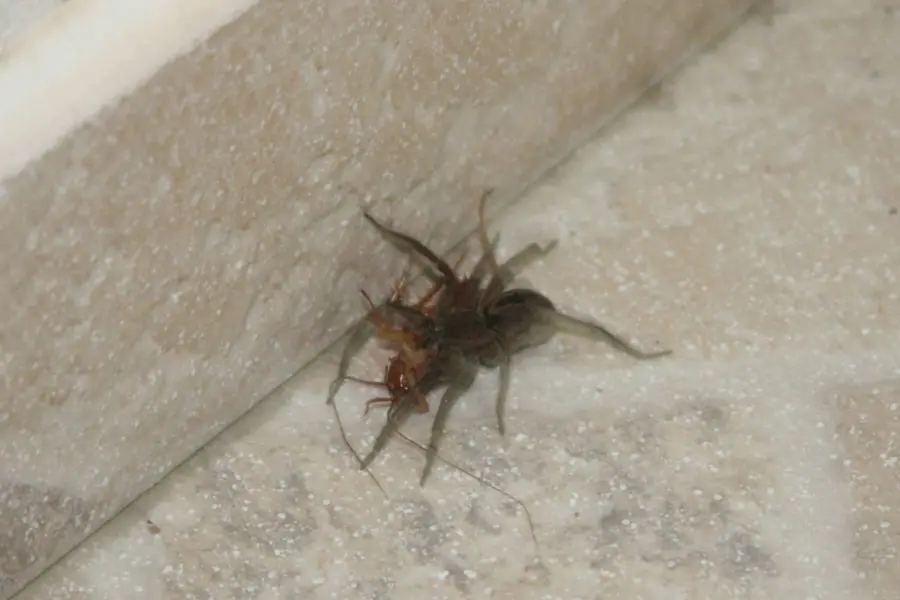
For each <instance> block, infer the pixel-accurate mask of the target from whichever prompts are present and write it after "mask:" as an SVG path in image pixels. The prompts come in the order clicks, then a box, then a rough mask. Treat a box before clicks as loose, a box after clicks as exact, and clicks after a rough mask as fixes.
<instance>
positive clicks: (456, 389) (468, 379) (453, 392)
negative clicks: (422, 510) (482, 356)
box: [419, 358, 477, 486]
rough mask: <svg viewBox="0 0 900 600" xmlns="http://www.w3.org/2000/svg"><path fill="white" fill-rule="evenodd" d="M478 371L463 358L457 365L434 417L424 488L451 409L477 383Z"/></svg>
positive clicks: (421, 481) (426, 460)
mask: <svg viewBox="0 0 900 600" xmlns="http://www.w3.org/2000/svg"><path fill="white" fill-rule="evenodd" d="M476 374H477V369H476V368H475V365H474V364H472V363H469V362H468V361H464V360H462V359H461V358H460V359H459V362H458V363H457V372H456V376H455V377H454V378H453V379H452V380H451V381H450V384H449V385H448V386H447V389H446V390H445V391H444V395H443V396H441V402H440V404H439V405H438V409H437V413H436V414H435V416H434V422H433V423H432V425H431V439H430V440H429V441H428V452H427V453H426V455H425V467H424V468H423V469H422V477H421V478H420V479H419V485H420V486H424V485H425V481H426V480H427V479H428V476H429V475H430V474H431V469H432V468H433V467H434V460H435V458H436V457H437V451H438V447H439V446H440V443H441V439H442V438H443V437H444V427H445V426H446V424H447V417H448V416H450V409H451V408H453V405H454V404H456V401H457V400H459V399H460V398H461V397H462V395H463V394H464V393H466V391H468V389H469V388H471V387H472V384H473V383H474V382H475V376H476Z"/></svg>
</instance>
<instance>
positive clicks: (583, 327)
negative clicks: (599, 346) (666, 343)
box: [538, 308, 672, 360]
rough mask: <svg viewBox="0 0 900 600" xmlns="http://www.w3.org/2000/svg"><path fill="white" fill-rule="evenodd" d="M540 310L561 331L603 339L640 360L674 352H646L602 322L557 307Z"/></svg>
mask: <svg viewBox="0 0 900 600" xmlns="http://www.w3.org/2000/svg"><path fill="white" fill-rule="evenodd" d="M538 310H539V312H540V313H541V314H542V316H544V317H545V318H547V319H548V320H549V321H550V323H551V324H552V325H553V326H554V327H556V329H557V330H559V331H564V332H567V333H572V334H574V335H579V336H582V337H588V338H594V339H602V340H604V341H605V342H606V343H607V344H609V345H610V346H612V347H613V348H615V349H616V350H619V351H620V352H624V353H625V354H627V355H628V356H630V357H632V358H636V359H638V360H652V359H655V358H661V357H663V356H668V355H669V354H672V351H671V350H658V351H656V352H644V351H643V350H641V349H639V348H637V347H635V346H633V345H631V344H630V343H629V342H628V341H626V340H625V338H623V337H621V336H619V335H617V334H615V333H613V332H612V331H610V330H609V329H607V328H606V327H605V326H603V325H601V324H600V323H595V322H592V321H585V320H582V319H577V318H575V317H571V316H569V315H566V314H564V313H561V312H559V311H558V310H555V309H549V308H540V309H538Z"/></svg>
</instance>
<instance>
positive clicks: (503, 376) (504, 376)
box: [497, 336, 511, 435]
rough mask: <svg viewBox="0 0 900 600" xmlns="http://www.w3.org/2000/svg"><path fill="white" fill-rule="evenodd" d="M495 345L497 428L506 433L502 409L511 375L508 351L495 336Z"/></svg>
mask: <svg viewBox="0 0 900 600" xmlns="http://www.w3.org/2000/svg"><path fill="white" fill-rule="evenodd" d="M497 346H498V350H499V352H500V365H499V371H500V373H499V374H500V387H499V388H498V389H497V429H498V430H499V431H500V435H506V424H505V423H504V422H503V411H504V408H505V407H506V397H507V396H508V395H509V380H510V375H511V372H510V371H511V365H510V356H509V351H508V350H507V349H506V344H504V343H503V341H502V340H501V339H500V337H499V336H498V337H497Z"/></svg>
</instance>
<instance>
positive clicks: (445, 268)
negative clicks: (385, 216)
mask: <svg viewBox="0 0 900 600" xmlns="http://www.w3.org/2000/svg"><path fill="white" fill-rule="evenodd" d="M363 216H364V217H365V218H366V220H367V221H369V223H371V224H372V225H374V226H375V228H376V229H377V230H378V232H379V233H380V234H381V236H382V237H383V238H384V239H385V240H387V242H388V243H390V244H391V245H392V246H394V247H395V248H396V249H397V250H399V251H400V252H403V253H404V254H408V255H410V256H415V255H419V256H420V257H422V258H424V259H425V260H427V261H428V262H429V263H431V265H432V266H434V268H436V269H437V270H438V271H439V272H440V274H441V275H442V276H443V277H444V278H445V279H446V280H447V281H448V282H454V283H455V282H456V274H455V273H454V272H453V269H451V268H450V265H448V264H447V262H446V261H444V260H443V259H441V258H440V257H439V256H438V255H437V254H435V253H434V252H433V251H431V249H429V248H428V247H427V246H426V245H425V244H423V243H422V242H420V241H419V240H417V239H415V238H413V237H411V236H408V235H406V234H404V233H400V232H399V231H395V230H393V229H391V228H389V227H387V226H385V225H382V224H381V223H379V222H378V221H377V220H375V217H373V216H372V215H370V214H369V213H367V212H364V213H363Z"/></svg>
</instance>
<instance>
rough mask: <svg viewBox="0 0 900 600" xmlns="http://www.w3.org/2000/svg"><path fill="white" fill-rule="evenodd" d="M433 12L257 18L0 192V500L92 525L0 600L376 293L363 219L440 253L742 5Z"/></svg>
mask: <svg viewBox="0 0 900 600" xmlns="http://www.w3.org/2000/svg"><path fill="white" fill-rule="evenodd" d="M438 4H440V3H423V2H418V1H415V2H412V1H410V2H397V1H391V2H388V1H376V2H370V3H359V2H344V3H342V2H334V1H331V0H327V1H326V0H322V1H318V2H315V1H313V2H294V3H290V2H274V1H267V2H262V3H261V4H259V5H257V6H256V7H254V8H252V9H251V10H249V11H248V12H247V13H245V14H244V15H243V16H242V17H240V18H239V19H238V20H236V21H235V22H233V23H231V24H229V25H228V26H226V27H224V28H223V29H221V30H220V31H219V32H217V33H216V34H215V35H214V36H213V37H212V38H211V39H209V40H208V41H207V42H206V43H205V44H203V45H202V46H201V47H199V48H197V49H196V50H195V51H193V52H191V53H189V54H187V55H185V56H183V57H181V58H179V59H177V60H175V61H173V62H172V63H170V64H169V65H167V66H166V67H165V68H163V69H161V70H160V71H159V72H158V73H157V74H155V75H154V76H153V77H152V78H151V79H150V80H149V81H148V82H147V84H146V85H144V86H143V87H142V88H141V89H139V90H138V91H137V92H136V93H134V94H133V95H131V96H128V97H126V98H124V99H122V100H121V101H119V102H117V103H116V104H115V105H110V106H108V107H107V108H106V109H105V110H104V111H103V112H102V113H101V114H99V115H98V116H96V118H94V119H92V120H91V121H90V122H89V123H86V124H85V125H83V126H82V127H81V128H79V129H78V130H77V131H75V132H74V133H73V134H71V135H70V136H68V137H67V138H65V139H63V140H61V141H60V142H59V144H58V145H57V146H56V147H55V148H54V149H53V150H51V151H50V152H48V153H47V154H46V155H44V156H43V157H41V158H40V159H39V160H37V161H36V162H33V163H32V164H30V166H28V167H27V169H26V170H25V171H24V172H22V173H20V174H18V175H16V176H15V177H12V178H9V179H7V180H5V181H3V182H2V187H0V240H2V242H0V274H2V275H0V277H2V280H0V306H3V310H2V311H0V343H2V347H3V352H2V353H0V368H2V373H3V379H2V384H0V385H2V393H0V397H2V398H3V399H4V404H3V407H2V409H0V464H2V465H3V471H2V475H0V477H2V480H0V485H3V486H5V487H4V489H12V490H17V489H26V488H25V487H21V486H31V487H27V489H32V487H34V488H39V489H44V488H53V489H60V490H63V491H62V492H61V493H62V494H64V495H66V494H67V495H70V496H72V497H77V498H81V499H83V502H84V506H91V507H99V508H98V509H96V510H92V512H90V515H89V518H88V519H87V521H86V522H82V520H81V519H82V518H83V517H84V515H77V516H73V519H77V522H78V526H77V527H74V528H71V527H60V528H59V529H58V531H60V532H61V533H65V536H64V539H60V540H59V541H58V543H56V544H43V545H41V546H40V548H32V547H30V546H29V545H30V544H31V543H32V542H31V541H30V540H33V539H37V538H35V537H34V536H31V535H28V536H24V537H23V538H22V539H21V540H19V541H20V542H21V543H23V544H25V545H26V546H28V547H26V548H19V549H14V551H13V554H15V555H16V556H21V557H27V560H26V562H28V564H27V565H22V564H20V562H19V561H18V560H17V561H16V562H15V569H16V571H15V572H9V573H4V574H3V575H2V577H3V579H2V580H3V581H5V582H6V583H5V589H4V590H3V592H2V593H4V594H5V593H9V592H10V591H11V590H13V589H15V588H16V587H17V586H18V585H20V584H22V583H24V579H25V578H26V575H25V574H26V573H34V572H35V570H36V569H38V568H40V567H41V565H45V564H47V563H48V562H49V561H51V560H53V559H54V558H56V557H57V556H59V555H60V554H61V553H62V552H63V551H64V550H66V549H67V548H69V547H71V546H72V545H73V544H74V543H75V542H77V541H78V540H79V539H80V538H81V536H82V535H83V534H84V533H86V532H87V531H89V530H90V529H92V528H95V527H96V526H98V525H99V524H100V523H102V522H103V521H104V520H105V519H107V518H108V517H110V516H111V515H112V514H114V513H115V511H117V510H118V509H120V508H121V507H122V506H124V505H125V504H126V503H127V502H128V501H130V500H132V499H133V498H134V497H135V496H136V495H137V494H139V493H141V492H142V491H144V490H146V489H147V488H148V487H149V486H150V485H151V484H153V483H154V482H155V481H157V480H158V479H159V478H160V477H161V476H162V475H163V474H164V473H166V472H167V471H168V470H170V469H171V468H172V467H173V466H174V465H175V464H177V463H178V462H179V461H181V460H183V459H184V458H185V457H187V456H189V455H190V453H191V452H192V451H194V450H195V449H196V448H198V447H199V446H200V445H202V444H203V443H204V442H206V441H207V440H208V439H209V438H210V437H211V436H212V435H213V434H215V433H216V432H218V431H220V430H221V429H222V428H223V427H224V426H225V425H226V424H227V423H229V422H231V421H233V420H234V419H235V418H236V417H237V416H239V415H240V414H242V413H243V412H244V411H246V410H247V409H248V408H249V407H250V406H251V405H253V404H254V403H255V402H256V401H257V400H258V399H259V398H261V397H262V396H263V395H265V394H266V393H268V392H269V391H270V390H271V389H273V388H274V387H275V386H276V385H277V384H279V383H280V382H282V381H284V380H285V379H286V378H287V377H289V376H290V375H291V374H292V373H293V372H295V371H296V369H297V368H298V367H300V366H301V365H302V364H303V363H304V362H306V361H308V360H309V359H310V358H312V357H313V356H314V355H315V354H316V353H317V352H319V351H320V350H321V349H322V348H323V347H325V346H326V345H327V344H328V343H329V342H331V341H332V340H333V339H334V338H335V337H336V336H337V335H339V333H340V332H341V331H342V330H344V329H345V328H346V327H347V326H348V324H349V323H350V322H351V321H352V320H353V319H354V318H356V317H358V316H359V315H360V312H361V305H360V302H359V297H358V294H357V288H358V286H359V285H361V284H364V285H365V286H367V287H368V288H369V289H371V291H373V292H377V293H380V292H381V291H382V290H383V289H385V287H386V279H385V278H386V276H387V275H388V274H393V273H394V272H395V270H396V268H397V267H398V265H399V264H400V262H399V260H398V259H397V258H395V257H393V255H390V254H389V253H387V252H386V251H385V249H384V248H383V246H381V245H379V244H378V240H377V239H376V236H375V235H373V232H372V231H371V229H370V228H367V227H366V226H365V225H364V224H363V221H362V219H360V218H359V213H360V207H361V206H365V207H368V208H371V209H373V210H374V211H375V212H377V213H378V214H380V215H383V216H388V215H392V216H393V218H394V220H396V221H397V222H402V223H403V224H404V226H406V227H408V228H410V229H411V230H413V231H416V232H418V233H419V234H420V235H422V236H423V237H425V238H427V239H428V240H429V241H431V242H432V243H434V244H435V245H436V247H438V248H445V247H446V246H447V244H448V243H449V242H451V241H455V240H456V239H459V238H460V237H461V236H462V235H463V234H464V233H465V231H466V227H467V226H471V224H472V222H473V218H472V215H473V210H472V209H473V206H474V202H475V200H476V199H477V197H478V195H479V194H480V192H481V190H482V189H483V188H484V187H486V186H493V187H496V188H497V189H498V190H499V191H498V198H497V201H496V206H500V205H502V204H503V203H505V202H506V201H507V200H508V199H509V198H511V197H512V195H514V194H515V193H516V192H518V191H519V190H521V189H522V188H523V187H524V186H525V185H527V184H528V183H529V182H530V181H531V180H532V179H533V178H534V177H536V176H537V175H538V174H539V173H540V172H541V171H542V170H544V169H545V168H546V167H547V166H549V165H550V164H553V162H554V161H557V160H558V159H559V158H560V157H561V156H562V155H563V154H564V153H565V152H566V151H568V150H569V149H571V148H572V147H573V145H575V144H576V143H577V142H579V140H582V139H583V138H584V137H585V136H586V135H588V134H589V133H590V132H591V131H593V130H595V129H596V127H598V126H599V124H600V122H601V121H602V119H604V118H605V117H607V116H609V115H610V114H611V113H612V112H613V110H614V109H615V108H617V107H619V106H621V105H622V104H623V103H625V102H626V100H628V99H629V98H630V97H631V96H633V95H634V94H635V93H636V92H637V91H639V90H640V89H641V88H642V87H644V86H646V85H647V84H648V83H649V82H650V81H652V80H653V78H654V77H657V76H658V75H659V74H660V73H661V72H662V71H663V70H666V69H669V68H671V67H672V66H673V65H674V63H675V62H676V61H677V60H678V59H679V58H680V57H682V56H683V55H684V54H685V52H686V51H687V50H688V49H689V48H691V47H693V46H695V45H697V44H699V43H700V42H702V41H704V40H708V39H710V38H711V37H713V36H714V34H716V33H717V32H719V31H720V30H721V29H722V27H723V26H724V25H725V24H726V23H728V22H729V21H731V20H733V19H734V18H736V16H737V15H738V14H739V13H740V11H741V10H742V8H743V7H744V6H746V5H747V4H749V0H691V1H688V2H685V1H683V0H679V1H666V0H628V1H625V2H620V3H616V4H609V3H596V2H591V1H586V0H585V1H576V2H563V1H561V0H558V1H549V2H528V3H524V4H515V3H514V4H510V3H507V2H481V1H477V2H476V1H474V0H472V1H465V2H454V3H451V4H448V5H447V7H448V8H437V5H438ZM441 6H443V5H441ZM391 198H394V200H391ZM389 257H391V258H389ZM4 498H6V502H8V503H11V504H9V505H8V506H7V507H6V510H7V511H8V510H10V507H16V506H17V507H19V509H18V510H20V511H23V513H22V514H25V513H24V511H25V510H26V509H27V510H29V511H32V510H33V511H36V513H35V514H38V513H41V510H42V509H41V508H40V507H35V506H28V507H25V506H24V505H23V504H22V498H19V497H13V496H4ZM29 498H31V500H30V502H31V503H34V502H38V503H39V502H41V501H42V500H40V499H38V498H37V497H36V496H29ZM48 498H49V496H48ZM47 502H50V500H49V499H48V500H47ZM26 567H27V568H26ZM0 595H2V594H0Z"/></svg>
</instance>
